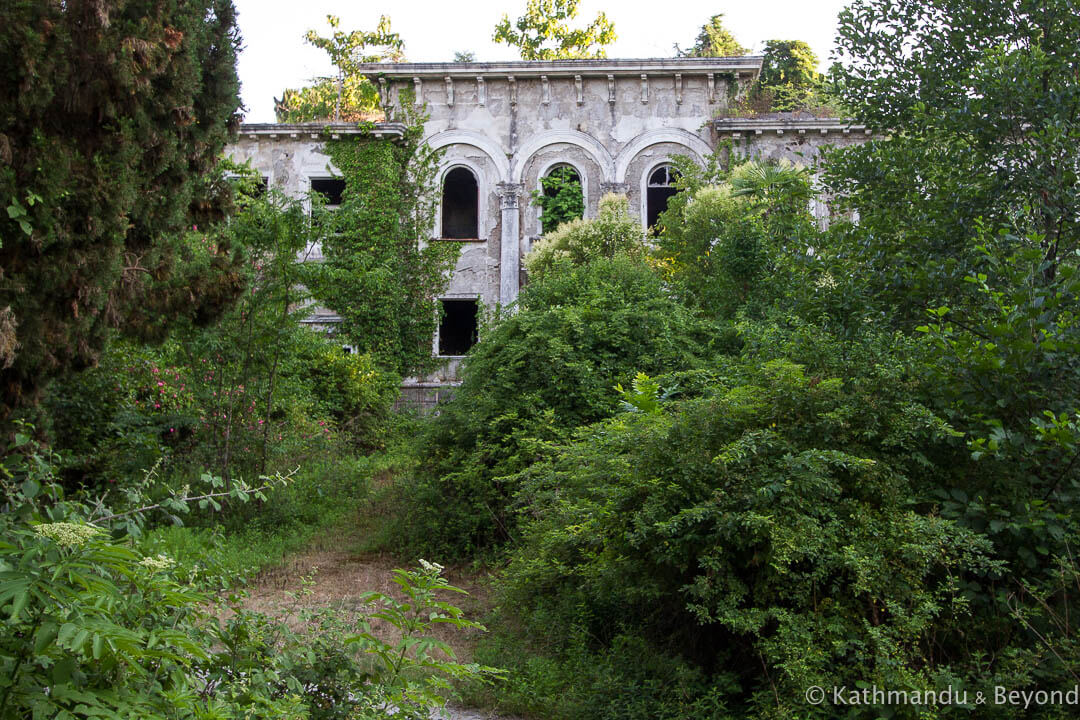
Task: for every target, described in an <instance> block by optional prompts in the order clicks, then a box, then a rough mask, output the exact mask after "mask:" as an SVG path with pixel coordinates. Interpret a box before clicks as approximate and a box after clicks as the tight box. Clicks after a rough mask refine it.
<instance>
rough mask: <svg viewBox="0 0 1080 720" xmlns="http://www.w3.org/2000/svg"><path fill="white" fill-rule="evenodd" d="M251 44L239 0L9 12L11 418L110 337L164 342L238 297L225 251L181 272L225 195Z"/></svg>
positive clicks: (5, 16)
mask: <svg viewBox="0 0 1080 720" xmlns="http://www.w3.org/2000/svg"><path fill="white" fill-rule="evenodd" d="M239 42H240V40H239V36H238V33H237V28H236V14H235V11H234V8H233V4H232V1H231V0H196V1H193V2H180V1H179V0H126V1H121V0H68V2H63V3H61V2H47V3H43V2H37V1H35V0H10V1H9V2H5V3H4V4H3V5H2V6H0V207H3V208H4V210H5V212H3V213H2V214H0V233H2V241H3V245H2V247H0V268H2V277H0V335H2V336H3V341H2V342H0V350H2V351H3V353H4V357H3V365H4V369H3V370H2V381H0V415H6V414H7V413H8V412H9V411H10V410H11V408H12V407H14V406H15V405H17V404H19V403H21V402H26V401H28V400H30V399H32V398H33V397H34V395H35V391H36V390H37V389H38V388H39V387H40V386H41V385H42V384H43V383H44V382H45V381H46V380H47V379H48V378H50V377H51V376H54V375H56V374H58V373H61V372H64V371H67V370H71V369H77V368H81V367H85V366H87V365H90V364H92V363H93V362H94V361H95V358H96V356H97V354H98V352H99V351H100V349H101V347H102V345H103V343H104V340H105V337H106V335H107V334H108V331H109V329H110V328H116V327H119V328H121V329H125V330H136V331H140V332H144V333H153V334H156V333H160V330H161V328H162V327H163V325H164V321H163V318H164V317H167V316H168V315H170V314H172V313H189V314H191V315H192V316H195V317H196V318H199V319H207V318H209V317H211V316H213V315H214V314H215V310H216V308H218V307H220V306H221V305H222V304H223V301H224V300H225V299H227V298H230V297H232V294H233V293H234V292H235V291H236V288H235V280H236V277H235V275H234V274H233V273H232V272H231V267H232V261H233V258H232V257H231V255H230V253H229V251H228V248H227V247H225V246H224V245H219V246H217V247H216V248H215V251H214V252H213V253H211V256H210V258H209V259H208V260H207V261H206V262H205V264H204V266H203V267H202V272H200V273H199V274H198V275H196V276H190V277H186V278H181V277H179V276H178V273H177V268H178V267H180V266H181V263H180V260H181V259H182V258H183V257H184V256H185V255H186V254H187V253H188V249H189V248H188V246H187V245H186V242H187V241H188V240H189V238H186V237H185V236H184V234H183V232H182V231H184V230H185V229H188V230H190V229H191V228H192V227H193V226H198V225H200V224H204V225H205V223H206V222H208V221H210V220H212V219H214V218H215V217H218V216H220V214H221V212H222V210H223V208H224V205H225V203H226V202H227V200H228V192H227V191H224V190H222V189H221V184H219V183H215V182H213V181H212V175H211V171H212V170H213V168H214V167H215V165H216V163H217V161H218V157H219V155H220V153H221V151H222V148H223V147H224V145H225V142H226V140H227V138H228V136H229V132H230V130H232V129H235V127H236V124H237V123H238V120H239V118H238V115H237V114H236V111H237V109H238V107H239V105H240V100H239V95H238V92H239V82H238V80H237V75H236V53H237V49H238V46H239ZM189 283H194V285H189Z"/></svg>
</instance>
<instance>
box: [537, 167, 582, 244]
mask: <svg viewBox="0 0 1080 720" xmlns="http://www.w3.org/2000/svg"><path fill="white" fill-rule="evenodd" d="M540 186H541V188H543V189H542V190H534V191H533V193H532V201H533V203H534V204H536V205H537V206H539V208H540V221H541V223H542V225H543V230H544V233H545V234H546V233H549V232H552V231H554V230H556V229H557V228H558V227H559V226H560V225H562V224H563V223H564V222H568V221H570V220H573V219H575V218H580V217H582V216H583V215H584V214H585V195H584V193H583V192H582V190H581V179H580V178H579V177H578V174H577V172H576V171H575V170H574V169H573V168H571V167H567V166H563V167H557V168H555V169H554V170H552V171H551V172H550V173H548V175H547V177H543V178H540Z"/></svg>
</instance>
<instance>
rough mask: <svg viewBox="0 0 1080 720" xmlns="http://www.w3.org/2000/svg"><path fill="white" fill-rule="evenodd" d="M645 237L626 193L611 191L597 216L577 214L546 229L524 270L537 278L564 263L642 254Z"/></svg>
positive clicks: (603, 198)
mask: <svg viewBox="0 0 1080 720" xmlns="http://www.w3.org/2000/svg"><path fill="white" fill-rule="evenodd" d="M644 237H645V236H644V232H643V230H642V228H641V223H640V222H638V221H637V220H636V219H634V218H633V217H631V215H630V203H629V201H628V200H627V198H626V196H625V195H615V194H614V193H608V194H607V195H605V196H604V197H602V198H600V202H599V204H598V209H597V215H596V217H595V218H592V219H590V220H585V219H583V218H581V217H580V216H578V217H576V218H575V219H571V220H569V221H568V222H565V223H562V224H560V225H558V226H557V228H556V229H555V230H553V231H548V232H545V234H544V235H543V237H541V238H540V239H539V240H538V241H537V242H536V244H535V245H534V246H533V248H532V250H531V251H530V252H529V254H528V255H526V256H525V269H526V270H527V271H528V272H529V277H530V278H532V279H533V280H537V279H539V278H541V277H543V276H544V275H545V274H548V273H550V272H553V271H554V270H555V269H557V268H558V267H559V266H560V265H562V264H564V263H569V264H570V265H585V264H587V263H589V262H591V261H593V260H598V259H601V258H614V257H616V256H619V255H625V256H628V257H641V256H642V254H643V252H644Z"/></svg>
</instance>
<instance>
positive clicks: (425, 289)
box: [310, 103, 460, 375]
mask: <svg viewBox="0 0 1080 720" xmlns="http://www.w3.org/2000/svg"><path fill="white" fill-rule="evenodd" d="M406 105H407V106H408V103H406ZM409 119H410V129H409V132H408V134H407V137H406V139H405V141H404V142H402V143H392V142H390V141H386V140H378V139H374V138H347V139H346V138H343V139H340V140H330V141H328V142H327V144H326V151H327V154H328V155H329V156H330V158H331V160H332V161H333V163H334V166H335V167H336V168H338V169H339V170H340V171H341V174H342V177H343V179H344V180H345V192H344V195H343V196H342V205H341V207H340V208H338V209H337V210H336V211H334V212H333V213H326V214H324V215H323V216H322V217H321V219H320V222H321V223H322V226H323V227H324V228H325V229H326V236H325V238H324V239H323V241H322V243H323V253H324V256H325V262H323V263H321V264H319V266H318V268H317V269H315V270H313V271H312V273H311V278H310V287H311V288H312V293H313V295H314V296H315V297H316V298H317V299H319V301H320V302H321V303H323V304H324V305H325V306H326V307H329V308H331V309H333V310H335V311H336V312H337V313H338V314H339V315H340V316H341V318H342V322H341V326H340V333H341V336H342V337H344V338H345V339H347V340H348V342H349V343H350V344H351V345H353V346H354V347H356V348H357V349H358V350H359V351H360V352H361V353H369V354H371V356H372V357H373V358H375V360H376V362H377V363H378V364H379V365H380V366H381V367H384V368H387V369H389V370H391V371H392V372H396V373H399V374H400V375H409V374H412V373H414V372H417V371H422V370H424V369H426V368H430V367H431V366H432V363H433V360H432V357H431V338H432V336H433V335H434V333H435V330H436V328H437V323H438V301H437V299H436V297H437V296H438V294H439V293H440V292H441V290H442V288H443V287H445V285H446V283H447V281H448V277H449V275H448V273H449V270H450V269H452V268H453V264H454V262H455V260H456V254H457V253H458V252H459V251H460V247H458V246H457V245H456V244H453V243H427V242H423V243H422V242H421V241H425V240H427V239H428V237H427V236H428V234H429V233H430V232H431V227H432V225H433V217H434V209H435V201H436V193H435V192H434V176H435V171H436V169H437V168H436V166H437V158H438V156H437V154H436V153H434V152H433V151H431V150H430V149H428V148H427V146H426V145H423V144H421V142H420V141H421V135H422V131H423V127H422V126H423V122H422V119H421V118H419V117H415V116H414V117H410V118H409Z"/></svg>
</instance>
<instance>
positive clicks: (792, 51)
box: [758, 40, 821, 88]
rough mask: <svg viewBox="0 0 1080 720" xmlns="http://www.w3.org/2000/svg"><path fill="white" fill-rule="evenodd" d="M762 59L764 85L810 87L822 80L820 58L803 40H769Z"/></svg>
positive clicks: (760, 78) (760, 77) (762, 82)
mask: <svg viewBox="0 0 1080 720" xmlns="http://www.w3.org/2000/svg"><path fill="white" fill-rule="evenodd" d="M762 55H763V56H764V57H763V58H762V61H761V75H760V76H759V78H758V81H759V82H760V83H761V84H762V85H790V86H793V87H796V88H809V87H813V86H814V85H816V84H818V83H819V82H820V81H821V73H819V72H818V71H817V64H818V58H817V55H816V54H815V53H814V51H813V50H812V49H811V48H810V46H809V45H807V44H806V43H805V42H803V41H802V40H769V41H768V42H766V43H765V50H764V52H762Z"/></svg>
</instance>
